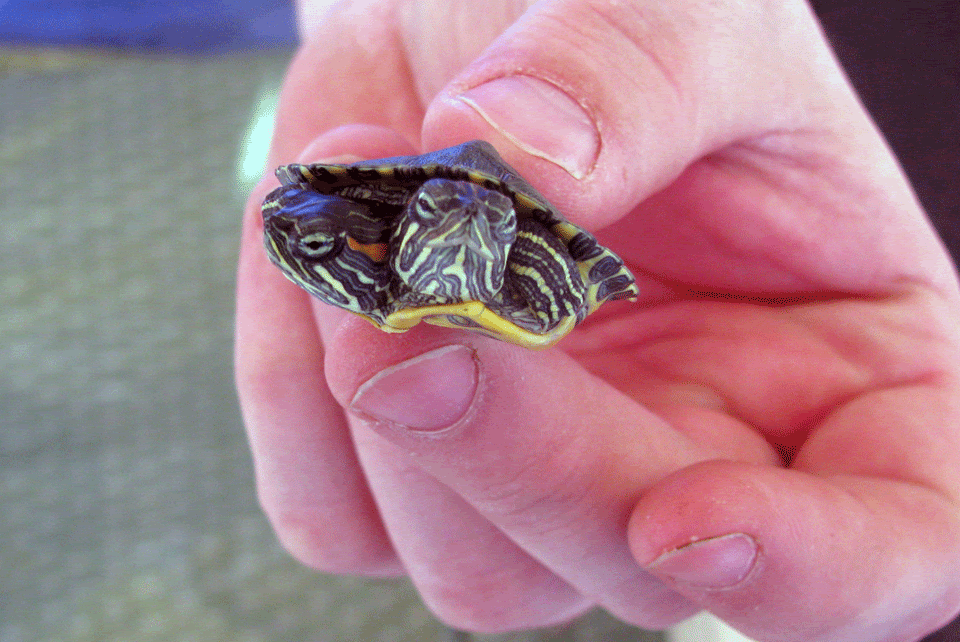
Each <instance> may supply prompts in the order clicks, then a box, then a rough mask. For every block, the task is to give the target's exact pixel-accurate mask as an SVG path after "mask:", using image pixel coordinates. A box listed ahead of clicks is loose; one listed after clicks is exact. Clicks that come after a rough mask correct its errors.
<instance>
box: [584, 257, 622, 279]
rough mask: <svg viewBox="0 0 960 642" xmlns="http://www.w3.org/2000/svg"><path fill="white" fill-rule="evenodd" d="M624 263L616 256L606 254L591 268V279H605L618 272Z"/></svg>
mask: <svg viewBox="0 0 960 642" xmlns="http://www.w3.org/2000/svg"><path fill="white" fill-rule="evenodd" d="M622 265H623V263H622V262H620V261H618V260H617V259H616V258H615V257H613V256H606V257H604V258H602V259H600V260H599V261H597V263H596V265H594V266H593V267H592V268H590V274H589V278H590V281H591V282H593V283H599V282H600V281H603V280H604V279H607V278H609V277H611V276H613V275H614V274H616V273H617V272H618V271H619V270H620V267H621V266H622Z"/></svg>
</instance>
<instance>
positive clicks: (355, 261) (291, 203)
mask: <svg viewBox="0 0 960 642" xmlns="http://www.w3.org/2000/svg"><path fill="white" fill-rule="evenodd" d="M262 211H263V229H264V245H265V246H266V249H267V254H268V256H269V257H270V260H271V261H272V262H273V263H274V264H275V265H276V266H277V267H279V268H280V269H281V270H282V271H283V273H284V275H286V277H287V278H288V279H290V280H291V281H293V282H294V283H296V284H297V285H299V286H300V287H302V288H304V289H305V290H307V291H308V292H310V293H311V294H313V295H315V296H317V297H318V298H320V299H321V300H323V301H325V302H327V303H330V304H331V305H336V306H339V307H342V308H344V309H347V310H351V311H354V312H369V311H373V310H376V309H378V308H379V307H381V306H382V305H383V300H384V296H385V292H386V288H387V285H388V283H389V281H390V273H389V269H388V268H387V266H386V264H385V263H381V262H380V261H377V260H376V257H375V256H374V254H375V253H374V252H373V251H372V250H370V249H366V248H371V247H376V246H377V245H384V246H385V243H384V239H383V237H384V236H385V234H386V232H387V230H388V225H387V223H386V222H385V221H383V220H382V219H378V218H376V217H375V216H373V214H371V213H370V211H369V209H368V208H366V207H365V206H363V205H362V204H359V203H356V202H353V201H350V200H347V199H344V198H340V197H338V196H330V195H326V194H320V193H318V192H315V191H313V190H310V189H304V188H303V187H302V186H299V185H285V186H283V187H280V188H278V189H276V190H274V191H273V192H271V193H270V194H269V195H268V196H267V198H266V200H265V201H264V205H263V210H262Z"/></svg>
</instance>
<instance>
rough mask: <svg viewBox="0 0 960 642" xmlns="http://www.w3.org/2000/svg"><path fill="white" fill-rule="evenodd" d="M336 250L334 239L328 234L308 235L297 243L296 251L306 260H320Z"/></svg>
mask: <svg viewBox="0 0 960 642" xmlns="http://www.w3.org/2000/svg"><path fill="white" fill-rule="evenodd" d="M335 248H336V239H335V238H334V237H332V236H330V235H328V234H308V235H306V236H303V237H301V238H300V239H299V240H298V241H297V246H296V250H297V253H298V254H300V255H301V256H303V257H305V258H308V259H322V258H323V257H325V256H327V255H328V254H330V253H331V252H333V251H334V249H335Z"/></svg>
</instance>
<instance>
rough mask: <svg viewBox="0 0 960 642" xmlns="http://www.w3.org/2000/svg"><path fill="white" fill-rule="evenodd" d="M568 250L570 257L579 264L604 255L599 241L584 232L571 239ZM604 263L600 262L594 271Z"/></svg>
mask: <svg viewBox="0 0 960 642" xmlns="http://www.w3.org/2000/svg"><path fill="white" fill-rule="evenodd" d="M567 249H568V250H569V251H570V256H572V257H573V260H574V261H578V262H579V261H587V260H589V259H592V258H593V257H595V256H599V255H600V254H602V253H603V248H601V247H600V244H599V243H597V239H595V238H593V237H592V236H591V235H589V234H584V233H582V232H581V233H580V234H577V235H576V236H574V237H573V238H572V239H570V243H568V244H567ZM603 262H604V261H600V262H599V263H598V264H597V265H595V266H594V267H593V269H594V270H595V269H597V267H599V266H600V265H602V264H603ZM591 276H592V270H591Z"/></svg>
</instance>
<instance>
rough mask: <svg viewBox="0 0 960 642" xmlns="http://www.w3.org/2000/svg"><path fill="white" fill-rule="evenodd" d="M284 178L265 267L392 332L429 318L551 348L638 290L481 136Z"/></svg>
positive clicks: (267, 224)
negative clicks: (416, 152)
mask: <svg viewBox="0 0 960 642" xmlns="http://www.w3.org/2000/svg"><path fill="white" fill-rule="evenodd" d="M277 177H278V178H279V179H280V182H281V183H282V186H281V187H279V188H277V189H275V190H273V191H272V192H271V193H270V194H269V195H267V197H266V199H265V200H264V202H263V223H264V241H265V245H266V248H267V253H268V254H269V256H270V260H271V261H273V262H274V263H275V264H276V265H277V266H278V267H279V268H280V269H281V270H282V271H283V273H284V274H285V275H286V276H287V278H289V279H290V280H291V281H293V282H294V283H296V284H297V285H299V286H300V287H302V288H303V289H305V290H306V291H307V292H309V293H310V294H312V295H314V296H316V297H317V298H319V299H320V300H322V301H324V302H325V303H329V304H330V305H335V306H337V307H340V308H343V309H344V310H349V311H350V312H354V313H356V314H359V315H361V316H363V317H365V318H366V319H368V320H369V321H371V322H372V323H373V324H374V325H376V326H377V327H378V328H380V329H381V330H384V331H386V332H404V331H406V330H408V329H410V328H411V327H413V326H415V325H416V324H417V323H419V322H420V321H426V322H427V323H432V324H434V325H440V326H446V327H452V328H466V329H469V330H474V331H477V332H481V333H483V334H486V335H489V336H492V337H495V338H497V339H501V340H504V341H509V342H511V343H516V344H518V345H522V346H526V347H530V348H538V347H545V346H549V345H552V344H554V343H556V342H557V341H559V340H560V338H561V337H563V336H564V335H566V334H567V333H568V332H570V330H572V329H573V328H574V326H576V325H577V324H578V323H579V322H581V321H583V319H584V318H585V317H586V316H587V315H588V314H590V313H592V312H593V311H594V310H596V309H597V308H598V307H600V305H601V304H603V303H604V302H605V301H608V300H612V299H635V298H636V296H637V294H638V291H637V286H636V282H635V281H634V278H633V275H632V274H630V271H629V270H628V269H627V268H626V267H625V266H624V265H623V261H622V260H620V258H619V257H618V256H616V255H615V254H614V253H613V252H611V251H610V250H608V249H606V248H605V247H602V246H601V245H600V244H599V243H597V240H596V239H595V238H594V237H593V235H591V234H590V233H588V232H587V231H585V230H583V229H581V228H579V227H577V226H576V225H573V224H572V223H570V222H569V221H567V220H566V219H564V218H563V217H562V216H560V214H559V213H558V212H557V211H556V210H555V209H554V208H553V206H552V205H550V204H549V203H548V202H547V201H546V199H544V198H543V197H542V196H541V195H540V194H539V193H538V192H537V191H536V190H535V189H534V188H533V186H531V185H530V184H529V183H527V181H525V180H524V179H523V178H521V177H520V175H519V174H517V172H516V171H514V170H513V168H511V167H510V166H509V165H507V164H506V163H505V162H504V161H503V159H502V158H500V155H499V154H497V151H496V150H495V149H494V148H493V146H492V145H490V144H489V143H486V142H484V141H477V140H475V141H471V142H468V143H463V144H462V145H457V146H456V147H450V148H448V149H441V150H439V151H435V152H430V153H429V154H423V155H421V156H399V157H396V158H382V159H378V160H370V161H362V162H359V163H353V164H350V165H334V164H326V163H317V164H312V165H300V164H293V165H284V166H282V167H280V168H278V169H277Z"/></svg>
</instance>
